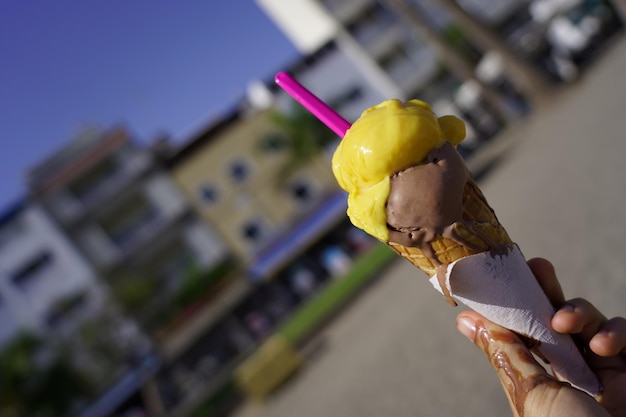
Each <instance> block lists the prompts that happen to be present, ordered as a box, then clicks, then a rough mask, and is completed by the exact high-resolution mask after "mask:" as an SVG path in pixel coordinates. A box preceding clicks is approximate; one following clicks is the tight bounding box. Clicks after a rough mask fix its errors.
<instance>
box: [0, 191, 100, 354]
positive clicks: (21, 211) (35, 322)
mask: <svg viewBox="0 0 626 417" xmlns="http://www.w3.org/2000/svg"><path fill="white" fill-rule="evenodd" d="M105 299H106V289H105V288H103V286H102V284H101V283H100V282H99V281H98V277H97V274H96V272H95V271H94V269H93V268H92V267H91V265H90V264H89V263H88V262H87V261H86V260H85V259H84V257H83V256H81V254H80V253H79V252H78V251H77V250H76V248H75V247H74V245H73V244H72V243H71V242H70V241H69V240H68V239H67V237H66V236H65V235H64V234H63V233H62V231H60V230H59V229H58V227H57V226H56V224H55V223H54V222H53V221H52V219H51V218H50V217H49V216H48V214H47V213H46V212H45V211H44V210H42V208H41V207H40V206H39V205H37V204H36V203H34V202H31V201H28V200H23V201H20V202H18V203H16V204H15V205H14V206H13V207H10V208H9V209H8V210H7V211H5V213H4V214H3V215H2V217H1V218H0V300H1V301H0V317H1V318H0V322H2V326H0V345H3V344H5V343H6V342H7V341H9V340H11V339H12V338H14V337H16V336H17V334H18V333H19V332H22V331H25V332H30V333H35V334H46V333H49V332H55V333H56V332H61V333H65V334H67V333H69V332H70V330H71V329H72V328H75V327H76V326H77V325H78V324H79V323H80V322H82V321H84V320H85V319H86V318H88V317H89V316H94V315H95V314H97V312H98V311H99V310H100V309H101V308H102V307H103V305H104V303H105Z"/></svg>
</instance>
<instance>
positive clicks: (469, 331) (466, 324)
mask: <svg viewBox="0 0 626 417" xmlns="http://www.w3.org/2000/svg"><path fill="white" fill-rule="evenodd" d="M456 328H457V330H458V331H459V332H461V333H462V334H463V335H464V336H465V337H467V338H468V339H469V340H471V341H472V342H473V341H474V334H475V333H476V322H474V320H473V319H471V318H470V317H467V316H459V317H457V319H456Z"/></svg>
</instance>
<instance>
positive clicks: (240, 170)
mask: <svg viewBox="0 0 626 417" xmlns="http://www.w3.org/2000/svg"><path fill="white" fill-rule="evenodd" d="M228 174H229V175H230V178H231V179H232V180H233V181H235V182H236V183H242V182H244V181H245V180H246V178H248V176H249V175H250V165H249V164H247V163H246V162H245V161H243V160H237V161H235V162H233V163H232V164H230V166H229V167H228Z"/></svg>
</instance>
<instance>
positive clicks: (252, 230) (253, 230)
mask: <svg viewBox="0 0 626 417" xmlns="http://www.w3.org/2000/svg"><path fill="white" fill-rule="evenodd" d="M241 234H242V236H243V238H244V239H245V240H246V241H248V242H251V243H258V242H260V241H261V240H262V239H263V227H262V226H261V223H260V222H258V221H256V220H251V221H248V222H246V223H245V224H244V225H243V227H242V228H241Z"/></svg>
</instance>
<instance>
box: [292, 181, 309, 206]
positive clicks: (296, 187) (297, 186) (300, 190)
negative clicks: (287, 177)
mask: <svg viewBox="0 0 626 417" xmlns="http://www.w3.org/2000/svg"><path fill="white" fill-rule="evenodd" d="M290 192H291V195H292V197H293V198H294V199H296V200H298V201H300V202H303V203H304V202H307V201H309V200H311V197H312V192H311V186H310V185H309V184H307V183H306V182H304V181H298V182H296V183H294V184H292V185H291V187H290Z"/></svg>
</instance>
